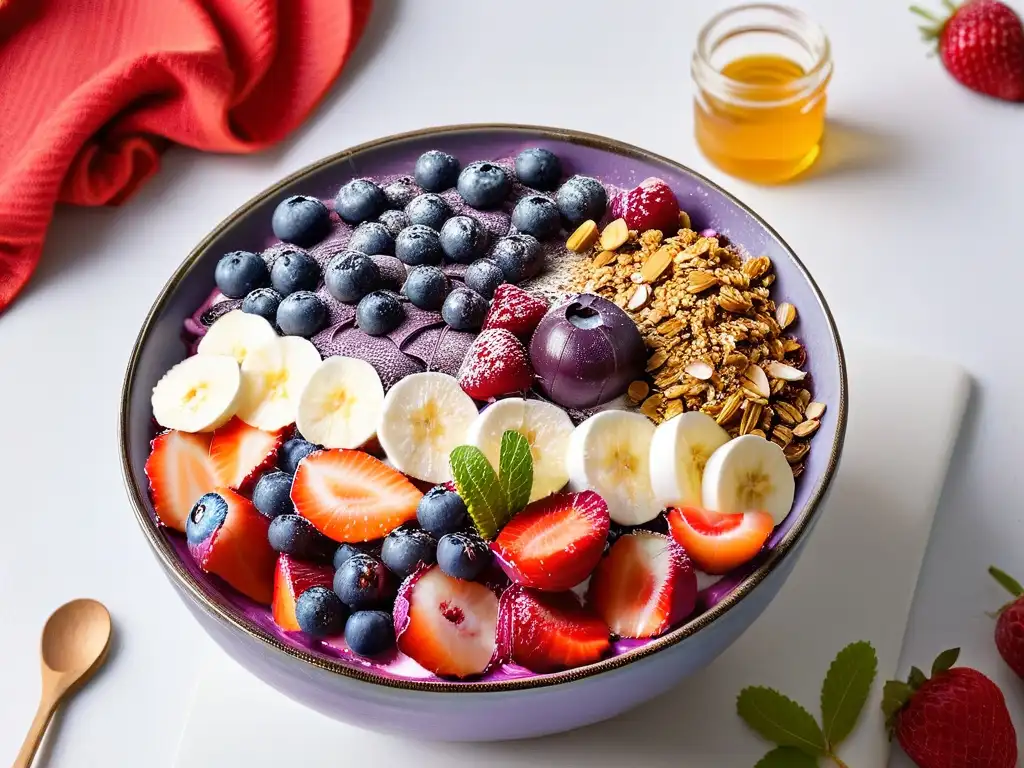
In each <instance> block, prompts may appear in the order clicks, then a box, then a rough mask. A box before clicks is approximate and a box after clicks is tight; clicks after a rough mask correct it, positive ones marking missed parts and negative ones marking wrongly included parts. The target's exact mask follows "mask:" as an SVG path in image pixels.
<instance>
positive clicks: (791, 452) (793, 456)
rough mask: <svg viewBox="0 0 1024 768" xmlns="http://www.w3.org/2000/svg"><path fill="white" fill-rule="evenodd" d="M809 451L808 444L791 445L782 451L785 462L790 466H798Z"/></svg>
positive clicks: (809, 446)
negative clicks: (784, 455)
mask: <svg viewBox="0 0 1024 768" xmlns="http://www.w3.org/2000/svg"><path fill="white" fill-rule="evenodd" d="M809 450H811V444H810V443H793V444H792V445H790V446H789V447H788V448H786V449H784V450H783V453H785V454H786V461H788V462H789V463H790V464H799V463H800V462H801V461H802V460H803V458H804V456H806V455H807V452H808V451H809Z"/></svg>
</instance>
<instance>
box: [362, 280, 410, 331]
mask: <svg viewBox="0 0 1024 768" xmlns="http://www.w3.org/2000/svg"><path fill="white" fill-rule="evenodd" d="M403 320H405V310H403V309H402V302H400V301H399V300H398V299H396V298H395V297H394V295H393V294H391V293H388V292H387V291H374V292H373V293H368V294H366V295H365V296H364V297H363V298H362V299H360V300H359V304H358V305H357V306H356V326H357V327H358V328H359V330H361V331H362V332H363V333H368V334H370V335H371V336H383V335H385V334H388V333H391V332H392V331H393V330H395V328H397V327H398V326H400V325H401V324H402V321H403Z"/></svg>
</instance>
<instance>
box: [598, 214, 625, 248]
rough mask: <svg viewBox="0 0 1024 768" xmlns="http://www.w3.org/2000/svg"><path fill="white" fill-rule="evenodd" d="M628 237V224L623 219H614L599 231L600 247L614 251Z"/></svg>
mask: <svg viewBox="0 0 1024 768" xmlns="http://www.w3.org/2000/svg"><path fill="white" fill-rule="evenodd" d="M628 239H629V225H628V224H626V220H625V219H616V220H615V221H613V222H611V223H610V224H609V225H608V226H607V227H605V228H604V232H602V233H601V247H602V248H604V249H605V250H606V251H614V250H615V249H616V248H619V247H620V246H622V245H623V243H625V242H626V241H627V240H628Z"/></svg>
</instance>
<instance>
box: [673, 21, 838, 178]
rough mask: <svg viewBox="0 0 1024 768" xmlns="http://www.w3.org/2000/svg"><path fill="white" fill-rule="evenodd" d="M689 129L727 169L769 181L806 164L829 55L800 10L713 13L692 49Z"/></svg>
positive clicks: (820, 124)
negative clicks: (691, 125)
mask: <svg viewBox="0 0 1024 768" xmlns="http://www.w3.org/2000/svg"><path fill="white" fill-rule="evenodd" d="M691 69H692V74H693V80H694V84H695V85H696V92H695V97H694V110H693V112H694V132H695V134H696V139H697V144H698V145H699V146H700V149H701V151H702V152H703V153H704V154H705V155H706V156H707V158H708V159H709V160H710V161H711V162H712V163H714V164H715V165H716V166H718V167H719V168H721V169H722V170H723V171H725V172H726V173H728V174H729V175H730V176H735V177H738V178H741V179H746V180H748V181H753V182H758V183H763V184H775V183H780V182H784V181H788V180H789V179H792V178H793V177H794V176H797V175H798V174H800V173H802V172H803V171H804V170H806V169H807V168H809V167H810V166H811V165H813V164H814V161H815V160H816V159H817V157H818V154H819V152H820V151H821V149H820V148H821V137H822V133H823V132H824V129H825V91H826V89H827V88H828V83H829V80H830V79H831V77H832V55H831V50H830V46H829V41H828V37H827V36H826V35H825V32H824V30H823V29H822V28H821V27H820V26H819V25H818V24H817V23H815V22H814V21H812V20H811V19H810V18H808V17H807V16H806V15H805V14H804V13H802V12H801V11H798V10H795V9H793V8H787V7H785V6H781V5H771V4H752V5H742V6H737V7H735V8H732V9H729V10H726V11H723V12H722V13H719V14H718V15H717V16H714V17H713V18H712V19H711V20H710V21H708V23H707V24H706V25H705V26H704V28H703V29H702V30H701V31H700V34H699V35H698V38H697V45H696V48H695V49H694V53H693V62H692V68H691Z"/></svg>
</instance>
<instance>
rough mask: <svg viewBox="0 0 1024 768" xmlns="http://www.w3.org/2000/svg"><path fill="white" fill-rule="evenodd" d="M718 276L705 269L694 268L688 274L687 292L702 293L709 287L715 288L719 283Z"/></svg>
mask: <svg viewBox="0 0 1024 768" xmlns="http://www.w3.org/2000/svg"><path fill="white" fill-rule="evenodd" d="M718 282H719V281H718V278H717V277H715V276H714V274H712V273H711V272H705V271H704V270H700V269H698V270H694V271H693V272H690V273H689V274H688V275H687V276H686V292H687V293H702V292H703V291H706V290H708V289H709V288H714V287H715V286H716V285H718Z"/></svg>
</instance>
